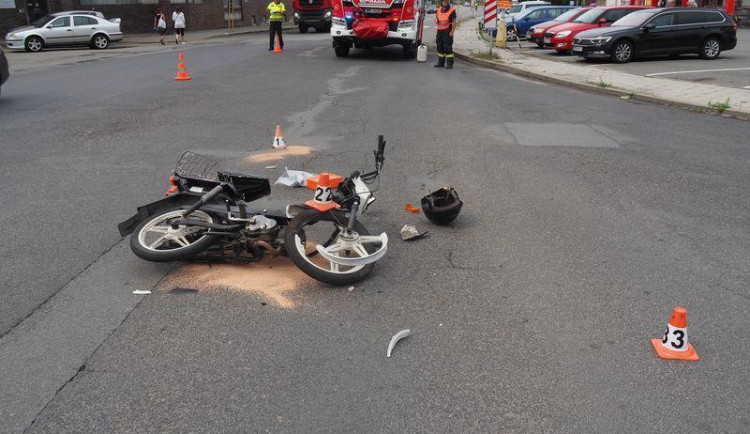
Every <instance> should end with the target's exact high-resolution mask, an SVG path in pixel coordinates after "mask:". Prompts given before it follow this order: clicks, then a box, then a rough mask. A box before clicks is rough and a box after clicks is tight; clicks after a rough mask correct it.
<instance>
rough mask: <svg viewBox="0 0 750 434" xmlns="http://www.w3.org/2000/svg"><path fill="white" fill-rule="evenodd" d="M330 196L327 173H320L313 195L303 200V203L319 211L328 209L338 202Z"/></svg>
mask: <svg viewBox="0 0 750 434" xmlns="http://www.w3.org/2000/svg"><path fill="white" fill-rule="evenodd" d="M332 196H333V193H332V191H331V179H330V176H329V174H328V173H321V174H320V177H319V178H318V186H317V188H315V195H314V196H313V198H312V199H310V200H308V201H307V202H305V205H307V206H309V207H310V208H315V209H317V210H318V211H320V212H325V211H330V210H332V209H334V208H338V207H339V204H337V203H336V202H334V201H333V200H332V199H331V198H332Z"/></svg>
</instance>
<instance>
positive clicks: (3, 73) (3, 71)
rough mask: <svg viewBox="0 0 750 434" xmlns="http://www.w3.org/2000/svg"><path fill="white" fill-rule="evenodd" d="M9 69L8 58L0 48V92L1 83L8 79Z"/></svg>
mask: <svg viewBox="0 0 750 434" xmlns="http://www.w3.org/2000/svg"><path fill="white" fill-rule="evenodd" d="M8 77H10V71H9V70H8V58H7V57H5V53H3V49H2V48H0V93H2V88H3V83H5V82H6V81H8Z"/></svg>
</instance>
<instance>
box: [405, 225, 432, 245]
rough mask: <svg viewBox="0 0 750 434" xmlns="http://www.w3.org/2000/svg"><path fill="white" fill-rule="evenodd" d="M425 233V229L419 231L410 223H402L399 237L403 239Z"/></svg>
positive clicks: (414, 237) (406, 239)
mask: <svg viewBox="0 0 750 434" xmlns="http://www.w3.org/2000/svg"><path fill="white" fill-rule="evenodd" d="M425 234H427V231H424V232H419V231H418V230H417V228H416V227H414V226H412V225H404V227H403V228H401V239H402V240H404V241H409V240H413V239H416V238H419V237H423V236H424V235H425Z"/></svg>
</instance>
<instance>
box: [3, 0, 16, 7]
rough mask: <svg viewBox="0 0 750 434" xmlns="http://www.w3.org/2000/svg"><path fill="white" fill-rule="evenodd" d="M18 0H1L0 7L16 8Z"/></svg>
mask: <svg viewBox="0 0 750 434" xmlns="http://www.w3.org/2000/svg"><path fill="white" fill-rule="evenodd" d="M15 8H16V0H0V9H15Z"/></svg>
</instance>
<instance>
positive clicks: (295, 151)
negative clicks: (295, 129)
mask: <svg viewBox="0 0 750 434" xmlns="http://www.w3.org/2000/svg"><path fill="white" fill-rule="evenodd" d="M312 151H313V149H312V148H311V147H309V146H287V147H286V149H274V150H272V151H268V152H262V153H260V154H255V155H250V156H248V157H245V162H246V163H266V162H269V161H278V160H283V159H284V158H286V157H297V156H300V155H309V154H311V153H312Z"/></svg>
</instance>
